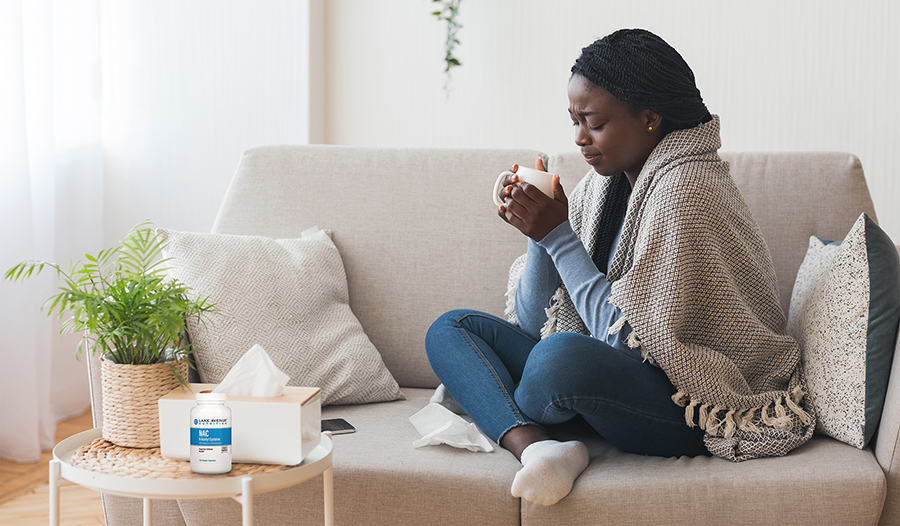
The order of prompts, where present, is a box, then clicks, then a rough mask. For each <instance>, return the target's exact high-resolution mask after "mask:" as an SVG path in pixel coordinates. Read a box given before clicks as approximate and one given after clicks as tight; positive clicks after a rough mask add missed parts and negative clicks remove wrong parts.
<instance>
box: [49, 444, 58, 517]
mask: <svg viewBox="0 0 900 526" xmlns="http://www.w3.org/2000/svg"><path fill="white" fill-rule="evenodd" d="M59 464H60V462H59V460H56V459H52V460H51V461H50V526H59Z"/></svg>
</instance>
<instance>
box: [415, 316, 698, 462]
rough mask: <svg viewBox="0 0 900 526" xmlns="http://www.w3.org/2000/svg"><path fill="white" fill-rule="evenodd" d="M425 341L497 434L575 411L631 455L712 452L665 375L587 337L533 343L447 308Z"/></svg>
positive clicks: (459, 394) (493, 321)
mask: <svg viewBox="0 0 900 526" xmlns="http://www.w3.org/2000/svg"><path fill="white" fill-rule="evenodd" d="M425 349H426V351H427V352H428V360H429V361H430V362H431V367H432V369H434V372H435V373H436V374H437V376H438V378H440V380H441V382H443V384H444V387H446V388H447V391H448V392H449V393H450V394H451V395H453V398H455V399H456V401H457V402H458V403H459V405H460V406H461V407H462V408H463V409H464V410H465V411H466V413H468V414H469V416H471V417H472V420H474V421H475V423H476V424H477V425H478V427H480V428H481V429H482V431H484V432H485V433H486V434H487V435H488V436H489V437H491V438H492V439H493V440H494V441H496V442H499V441H500V439H501V438H502V437H503V435H504V434H506V432H507V431H509V430H510V429H512V428H514V427H517V426H521V425H526V424H531V425H536V426H539V427H544V426H545V425H552V424H560V423H563V422H566V421H568V420H571V419H572V418H574V417H575V416H577V415H581V416H582V417H583V418H584V420H585V421H586V422H587V423H588V424H590V426H591V427H593V428H594V430H596V431H597V433H599V434H600V435H601V436H602V437H603V438H605V439H606V440H607V441H609V442H610V443H612V444H613V445H614V446H616V447H617V448H619V449H621V450H623V451H626V452H629V453H637V454H642V455H656V456H665V457H670V456H681V455H688V456H696V455H709V452H708V451H707V449H706V447H705V446H704V445H703V434H704V433H703V431H701V430H700V428H699V427H694V428H690V427H688V425H687V424H686V423H685V420H684V409H683V408H681V407H679V406H677V405H675V404H674V403H673V402H672V400H671V397H672V395H673V394H675V391H676V390H675V387H674V386H673V385H672V383H671V382H670V381H669V379H668V377H666V374H665V373H664V372H663V371H662V370H661V369H659V368H657V367H654V366H653V365H651V364H649V363H644V362H642V361H640V360H636V359H634V358H632V357H631V356H628V355H626V354H624V353H622V352H621V351H618V350H616V349H614V348H612V347H610V346H609V345H607V344H606V343H604V342H602V341H600V340H597V339H595V338H591V337H590V336H585V335H583V334H575V333H558V334H554V335H553V336H551V337H549V338H547V339H544V340H541V341H535V340H534V339H533V338H531V337H530V336H528V335H527V334H525V333H524V332H522V331H521V330H520V329H519V328H518V327H516V326H515V325H512V324H510V323H508V322H506V321H504V320H501V319H500V318H497V317H496V316H492V315H490V314H485V313H483V312H478V311H472V310H454V311H450V312H448V313H446V314H444V315H443V316H441V317H440V318H438V319H437V321H435V322H434V324H432V326H431V328H430V329H429V330H428V334H427V336H426V338H425Z"/></svg>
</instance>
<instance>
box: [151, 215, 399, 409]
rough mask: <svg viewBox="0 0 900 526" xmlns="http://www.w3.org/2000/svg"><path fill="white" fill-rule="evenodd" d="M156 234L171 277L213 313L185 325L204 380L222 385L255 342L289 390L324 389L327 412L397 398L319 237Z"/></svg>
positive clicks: (335, 261)
mask: <svg viewBox="0 0 900 526" xmlns="http://www.w3.org/2000/svg"><path fill="white" fill-rule="evenodd" d="M159 232H160V234H161V235H162V236H163V237H165V238H167V239H168V244H167V247H166V248H165V250H164V256H165V257H169V258H172V259H171V261H169V262H168V265H169V267H170V269H169V273H170V275H172V276H173V277H175V278H177V279H179V280H181V281H182V282H184V283H185V284H187V285H188V286H189V287H191V289H192V290H193V293H194V294H197V295H199V296H201V297H205V296H209V298H210V300H212V301H213V302H215V303H216V305H217V307H218V308H219V314H218V315H216V316H213V317H211V320H210V323H209V324H198V323H196V322H193V321H190V320H189V324H188V331H189V333H190V336H191V340H192V342H193V344H194V346H195V347H196V348H198V349H199V350H198V351H197V352H196V354H195V357H196V362H197V368H198V370H199V373H200V378H201V380H202V381H203V382H207V383H219V382H220V381H222V379H223V378H224V377H225V375H226V374H227V373H228V371H229V370H230V369H231V367H232V366H233V365H234V364H235V363H236V362H237V361H238V359H240V357H241V356H243V354H244V353H246V352H247V351H248V350H249V349H250V348H251V347H253V345H255V344H259V345H261V346H262V347H263V348H264V349H265V350H266V351H267V352H268V354H269V356H270V357H271V358H272V361H273V362H275V365H276V366H277V367H278V368H279V369H281V370H282V371H284V372H285V373H287V374H288V375H289V376H290V381H289V382H288V385H306V386H316V387H321V388H322V403H323V405H324V404H360V403H368V402H379V401H385V400H395V399H397V398H399V397H401V396H402V395H401V393H400V389H399V387H398V386H397V382H395V381H394V378H393V377H392V376H391V374H390V372H388V370H387V368H385V366H384V363H383V362H382V361H381V356H380V355H379V354H378V351H377V350H376V349H375V347H374V346H373V345H372V342H370V341H369V339H368V337H366V334H365V333H364V332H363V329H362V326H361V325H360V324H359V321H357V319H356V317H355V316H354V315H353V312H352V311H351V310H350V305H349V298H348V292H347V280H346V277H345V275H344V267H343V264H342V263H341V256H340V254H339V253H338V250H337V248H336V247H335V246H334V243H332V242H331V238H330V236H329V235H328V234H327V233H326V232H325V231H318V232H317V233H315V234H311V235H309V236H304V237H302V238H298V239H277V240H276V239H269V238H265V237H259V236H226V235H218V234H197V233H188V232H176V231H172V230H163V229H160V230H159Z"/></svg>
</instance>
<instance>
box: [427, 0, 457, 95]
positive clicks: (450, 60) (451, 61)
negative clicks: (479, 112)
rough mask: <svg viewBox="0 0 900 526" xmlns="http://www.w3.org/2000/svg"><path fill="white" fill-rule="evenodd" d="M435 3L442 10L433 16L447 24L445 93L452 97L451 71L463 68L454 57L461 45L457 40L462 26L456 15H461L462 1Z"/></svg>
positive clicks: (438, 1) (436, 0) (443, 0)
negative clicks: (454, 52) (460, 6)
mask: <svg viewBox="0 0 900 526" xmlns="http://www.w3.org/2000/svg"><path fill="white" fill-rule="evenodd" d="M432 1H433V2H434V3H437V4H440V7H441V8H440V9H439V10H437V11H434V12H433V13H432V14H433V15H434V16H436V17H437V19H438V20H440V21H444V22H447V41H446V43H445V44H444V48H445V51H446V55H445V56H444V62H445V63H446V66H445V67H444V73H446V74H447V76H446V79H445V80H444V92H445V93H446V94H447V96H448V97H449V96H450V83H451V81H452V73H451V72H450V70H451V69H453V68H455V67H456V66H461V65H462V63H461V62H460V61H459V59H458V58H456V57H454V56H453V51H454V50H455V49H456V46H457V45H458V44H459V40H458V39H457V38H456V33H457V32H458V31H459V30H460V28H462V26H461V25H460V24H459V23H458V22H457V21H456V15H457V14H459V3H460V2H461V1H462V0H432Z"/></svg>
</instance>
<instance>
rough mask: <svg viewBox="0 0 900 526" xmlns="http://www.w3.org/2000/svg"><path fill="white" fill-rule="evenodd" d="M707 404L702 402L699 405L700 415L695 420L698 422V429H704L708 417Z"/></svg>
mask: <svg viewBox="0 0 900 526" xmlns="http://www.w3.org/2000/svg"><path fill="white" fill-rule="evenodd" d="M708 408H709V404H703V405H701V406H700V417H699V420H698V421H697V423H698V424H700V429H706V420H707V418H708V417H709V409H708Z"/></svg>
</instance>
